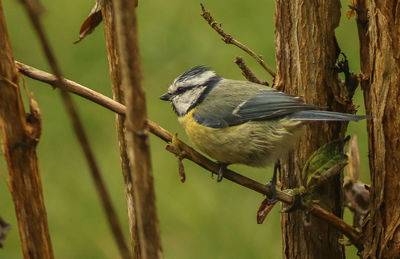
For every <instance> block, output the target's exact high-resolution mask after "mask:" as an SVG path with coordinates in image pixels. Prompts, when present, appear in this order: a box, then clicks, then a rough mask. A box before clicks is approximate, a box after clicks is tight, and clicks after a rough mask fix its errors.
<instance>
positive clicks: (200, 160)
mask: <svg viewBox="0 0 400 259" xmlns="http://www.w3.org/2000/svg"><path fill="white" fill-rule="evenodd" d="M16 65H17V68H18V69H19V70H20V72H21V73H22V74H24V75H26V76H28V77H30V78H33V79H36V80H39V81H42V82H45V83H48V84H50V85H53V86H54V84H53V83H54V78H55V77H54V75H52V74H49V73H47V72H44V71H41V70H39V69H36V68H33V67H30V66H28V65H25V64H22V63H20V62H16ZM64 83H65V84H64V86H65V88H66V89H67V90H68V91H71V92H73V93H75V94H77V95H79V96H81V97H83V98H86V99H88V100H91V101H93V102H95V103H97V104H100V105H101V106H103V107H105V108H107V109H110V110H112V111H114V112H116V113H119V114H125V112H126V107H125V106H124V105H122V104H120V103H118V102H116V101H114V100H112V99H111V98H109V97H107V96H104V95H102V94H100V93H97V92H95V91H93V90H91V89H89V88H86V87H84V86H82V85H80V84H78V83H75V82H73V81H71V80H67V79H64ZM147 123H148V125H149V130H150V132H151V133H153V134H154V135H156V136H157V137H159V138H161V139H162V140H164V141H166V142H171V141H172V138H173V134H171V133H170V132H168V131H167V130H166V129H164V128H162V127H161V126H159V125H158V124H156V123H155V122H153V121H151V120H147ZM179 147H180V148H181V151H184V152H185V156H184V158H186V159H189V160H191V161H193V162H195V163H196V164H198V165H199V166H201V167H203V168H205V169H206V170H208V171H211V172H212V173H214V174H218V172H219V169H220V166H219V165H218V164H217V163H215V162H213V161H211V160H210V159H208V158H206V157H205V156H203V155H202V154H200V153H199V152H197V151H196V150H194V149H193V148H192V147H190V146H189V145H187V144H185V143H184V142H182V141H180V140H179ZM167 150H168V151H170V152H172V153H174V154H175V155H177V156H180V155H181V151H178V150H176V149H175V148H168V146H167ZM224 178H226V179H228V180H230V181H232V182H234V183H236V184H239V185H241V186H243V187H246V188H248V189H251V190H253V191H256V192H258V193H261V194H264V195H271V194H272V190H271V188H270V187H269V186H268V185H265V184H262V183H259V182H257V181H254V180H252V179H250V178H247V177H245V176H243V175H240V174H238V173H236V172H234V171H232V170H229V169H227V170H226V171H225V172H224ZM277 199H278V200H279V201H282V202H284V203H293V201H294V198H293V196H291V195H289V194H287V193H285V192H282V191H277ZM314 207H315V205H314V206H313V207H311V209H310V212H311V213H312V214H313V215H314V216H316V217H318V218H320V219H322V220H324V221H326V222H328V223H329V224H332V225H333V226H334V227H335V228H337V229H338V230H340V231H341V232H342V233H343V234H344V235H345V236H347V237H348V238H349V239H350V240H351V241H352V243H353V244H354V245H355V246H357V247H361V238H360V233H359V232H358V231H357V230H355V229H354V228H352V227H351V226H349V225H348V224H346V223H345V222H344V221H343V220H342V219H340V218H339V217H337V216H335V215H334V214H332V213H330V212H328V211H325V210H324V209H322V208H320V207H318V208H316V209H315V208H314ZM327 215H329V216H327Z"/></svg>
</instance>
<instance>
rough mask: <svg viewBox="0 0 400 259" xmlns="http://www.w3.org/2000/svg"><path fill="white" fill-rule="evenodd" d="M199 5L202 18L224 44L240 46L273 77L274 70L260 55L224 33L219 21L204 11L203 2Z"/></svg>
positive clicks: (274, 74)
mask: <svg viewBox="0 0 400 259" xmlns="http://www.w3.org/2000/svg"><path fill="white" fill-rule="evenodd" d="M200 6H201V10H202V12H203V13H202V14H201V16H203V18H204V20H206V21H207V22H208V24H209V25H210V26H211V27H212V28H213V29H214V30H215V31H216V32H217V33H218V34H219V35H221V37H222V40H223V41H224V42H225V43H226V44H233V45H235V46H237V47H238V48H240V49H241V50H243V51H244V52H246V53H247V54H249V55H250V56H252V57H253V58H254V59H255V60H256V61H257V62H258V63H259V64H260V65H261V66H262V67H263V68H264V69H265V70H266V71H267V72H268V73H269V74H270V75H271V76H273V77H275V76H276V73H275V72H274V70H273V69H272V68H270V67H268V66H267V64H265V62H264V60H263V59H262V57H261V56H260V55H258V54H256V53H255V52H254V51H252V50H251V49H249V48H248V47H247V46H246V45H244V44H242V43H240V42H239V41H237V40H236V39H234V38H233V37H232V35H230V34H226V33H225V32H224V30H223V29H222V28H221V25H220V24H219V23H217V22H216V21H215V20H214V18H213V17H212V16H211V13H210V12H209V11H206V9H205V8H204V5H203V4H200Z"/></svg>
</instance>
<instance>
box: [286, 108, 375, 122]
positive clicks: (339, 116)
mask: <svg viewBox="0 0 400 259" xmlns="http://www.w3.org/2000/svg"><path fill="white" fill-rule="evenodd" d="M289 117H290V119H291V120H295V121H310V122H311V121H359V120H363V119H371V118H372V116H368V115H354V114H349V113H341V112H330V111H319V110H307V111H299V112H295V113H293V114H291V115H290V116H289Z"/></svg>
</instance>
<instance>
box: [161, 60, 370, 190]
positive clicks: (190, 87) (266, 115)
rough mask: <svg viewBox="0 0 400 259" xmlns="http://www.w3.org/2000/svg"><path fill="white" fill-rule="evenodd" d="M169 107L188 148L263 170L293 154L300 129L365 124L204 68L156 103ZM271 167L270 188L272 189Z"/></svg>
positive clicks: (180, 81)
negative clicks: (311, 125)
mask: <svg viewBox="0 0 400 259" xmlns="http://www.w3.org/2000/svg"><path fill="white" fill-rule="evenodd" d="M160 99H161V100H164V101H169V102H171V104H172V108H173V110H174V111H175V113H176V115H177V116H178V121H179V122H180V124H182V126H183V128H184V130H185V132H186V134H187V136H188V137H189V139H190V140H191V142H192V143H193V144H194V145H195V146H196V147H197V148H198V149H199V150H200V151H202V152H204V153H205V154H207V155H208V156H210V157H211V158H213V159H215V160H216V161H217V162H218V164H219V165H220V170H219V173H218V179H217V181H218V182H220V181H221V180H222V178H223V173H224V171H225V170H226V168H227V166H228V165H230V164H245V165H248V166H252V167H266V166H268V165H270V164H272V163H274V162H276V161H278V159H279V158H280V157H281V156H283V155H284V154H285V153H287V152H288V151H290V150H291V149H293V148H294V146H295V143H296V140H297V138H298V137H299V136H300V135H301V134H302V132H303V130H304V127H303V125H305V124H306V123H309V122H327V121H358V120H362V119H365V118H367V116H364V115H354V114H347V113H340V112H332V111H325V110H322V109H321V108H319V107H317V106H315V105H312V104H307V103H305V102H304V101H303V100H302V99H301V98H300V97H296V96H292V95H288V94H285V93H283V92H280V91H278V90H275V89H274V88H272V87H268V86H265V85H261V84H256V83H252V82H249V81H241V80H233V79H226V78H223V77H221V76H219V75H218V74H216V73H215V72H214V71H212V70H211V69H210V68H208V67H205V66H196V67H193V68H191V69H189V70H188V71H186V72H184V73H183V74H181V75H180V76H178V77H177V78H175V80H174V81H173V83H172V84H171V85H170V86H169V87H168V91H167V92H166V93H165V94H163V95H162V96H161V97H160ZM276 169H277V163H275V168H274V175H273V178H272V180H271V185H272V186H273V188H275V185H276V171H277V170H276Z"/></svg>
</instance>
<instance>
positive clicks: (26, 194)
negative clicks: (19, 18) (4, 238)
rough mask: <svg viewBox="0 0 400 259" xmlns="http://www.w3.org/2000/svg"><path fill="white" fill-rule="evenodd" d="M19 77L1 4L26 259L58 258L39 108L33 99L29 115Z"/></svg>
mask: <svg viewBox="0 0 400 259" xmlns="http://www.w3.org/2000/svg"><path fill="white" fill-rule="evenodd" d="M18 81H19V74H18V72H17V68H16V67H15V64H14V56H13V53H12V50H11V45H10V41H9V38H8V33H7V28H6V23H5V19H4V16H3V7H2V4H1V2H0V128H1V144H2V151H3V154H4V157H5V159H6V162H7V168H8V173H9V177H10V178H9V179H10V191H11V195H12V198H13V201H14V207H15V213H16V216H17V221H18V229H19V234H20V238H21V244H22V251H23V255H24V257H25V258H44V259H46V258H54V256H53V250H52V246H51V241H50V235H49V229H48V224H47V214H46V209H45V206H44V201H43V191H42V183H41V179H40V174H39V166H38V159H37V155H36V145H37V143H38V141H39V138H40V133H41V117H40V111H39V107H38V105H37V103H36V101H35V100H34V99H33V96H30V98H29V99H30V100H29V102H30V114H28V115H25V110H24V106H23V103H22V98H21V93H20V88H19V85H18V83H19V82H18Z"/></svg>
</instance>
